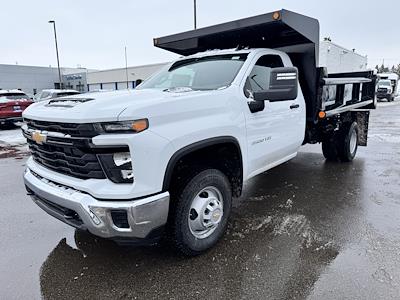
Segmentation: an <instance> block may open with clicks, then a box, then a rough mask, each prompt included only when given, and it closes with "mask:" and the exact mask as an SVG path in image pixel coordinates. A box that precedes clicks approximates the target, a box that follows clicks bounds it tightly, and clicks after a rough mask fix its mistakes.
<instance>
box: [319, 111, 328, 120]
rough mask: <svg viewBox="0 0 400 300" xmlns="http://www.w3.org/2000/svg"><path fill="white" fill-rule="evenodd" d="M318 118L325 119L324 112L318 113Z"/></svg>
mask: <svg viewBox="0 0 400 300" xmlns="http://www.w3.org/2000/svg"><path fill="white" fill-rule="evenodd" d="M318 117H319V118H320V119H325V118H326V112H324V111H320V112H319V114H318Z"/></svg>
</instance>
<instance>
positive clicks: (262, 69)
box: [244, 54, 283, 98]
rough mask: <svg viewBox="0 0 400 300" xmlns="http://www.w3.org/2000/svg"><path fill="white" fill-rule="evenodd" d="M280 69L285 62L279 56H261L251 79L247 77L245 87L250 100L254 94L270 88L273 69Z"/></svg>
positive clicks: (251, 74)
mask: <svg viewBox="0 0 400 300" xmlns="http://www.w3.org/2000/svg"><path fill="white" fill-rule="evenodd" d="M280 67H283V62H282V59H281V57H280V56H279V55H271V54H270V55H264V56H261V57H260V58H259V59H258V60H257V62H256V64H255V66H254V68H253V70H252V71H251V73H250V75H249V77H247V80H246V84H245V86H244V93H245V95H246V97H247V98H249V97H250V95H252V93H253V92H259V91H263V90H267V89H268V87H269V78H270V73H271V69H273V68H280Z"/></svg>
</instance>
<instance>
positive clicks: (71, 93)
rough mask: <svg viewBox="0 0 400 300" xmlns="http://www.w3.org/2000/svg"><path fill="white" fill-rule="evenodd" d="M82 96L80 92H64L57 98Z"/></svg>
mask: <svg viewBox="0 0 400 300" xmlns="http://www.w3.org/2000/svg"><path fill="white" fill-rule="evenodd" d="M78 94H80V93H79V92H62V93H57V94H56V95H55V97H57V98H58V97H64V96H71V95H78Z"/></svg>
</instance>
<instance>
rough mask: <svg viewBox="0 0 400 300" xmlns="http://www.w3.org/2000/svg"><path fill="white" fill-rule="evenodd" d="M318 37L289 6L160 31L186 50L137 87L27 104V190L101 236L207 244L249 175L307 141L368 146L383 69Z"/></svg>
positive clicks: (330, 153) (195, 248)
mask: <svg viewBox="0 0 400 300" xmlns="http://www.w3.org/2000/svg"><path fill="white" fill-rule="evenodd" d="M318 41H319V24H318V21H317V20H315V19H312V18H309V17H305V16H302V15H299V14H296V13H293V12H290V11H287V10H282V11H277V12H274V13H270V14H265V15H261V16H257V17H253V18H248V19H244V20H238V21H234V22H230V23H225V24H221V25H217V26H212V27H208V28H203V29H199V30H194V31H190V32H185V33H181V34H177V35H172V36H167V37H163V38H158V39H155V40H154V43H155V46H157V47H160V48H163V49H167V50H169V51H173V52H175V53H179V54H182V55H184V56H183V57H182V58H180V59H179V60H177V61H176V62H174V63H172V64H170V65H168V66H167V67H166V68H164V69H163V70H161V71H160V72H159V73H158V74H156V75H154V76H153V77H151V78H150V79H148V80H146V81H145V82H143V83H142V84H141V85H140V86H139V87H138V88H137V89H135V90H125V91H115V92H105V93H93V94H90V93H89V94H83V95H76V96H70V97H65V98H59V99H53V100H49V101H43V102H40V103H36V104H34V105H32V106H30V107H29V108H28V109H27V110H26V111H25V112H24V120H25V125H24V126H23V133H24V135H25V136H26V138H27V139H28V143H29V146H30V150H31V152H32V157H31V158H30V159H29V160H28V162H27V168H26V171H25V174H24V180H25V185H26V188H27V191H28V194H29V195H31V196H32V198H33V200H34V201H35V203H36V204H37V205H39V206H40V207H41V208H42V209H43V210H45V211H46V212H48V213H49V214H50V215H52V216H54V217H56V218H58V219H60V220H61V221H63V222H65V223H67V224H69V225H72V226H74V227H76V228H78V229H83V230H88V231H89V232H91V233H92V234H94V235H97V236H100V237H104V238H111V239H114V240H116V241H118V242H126V241H129V242H137V243H154V242H156V241H157V240H158V239H159V238H160V237H161V236H162V237H167V239H168V240H169V241H172V242H173V243H174V245H175V246H176V247H177V249H179V250H180V251H181V252H183V253H184V254H186V255H189V256H190V255H197V254H200V253H202V252H204V251H206V250H207V249H209V248H211V247H212V246H214V245H215V244H216V243H217V242H218V240H219V239H220V238H221V237H222V235H223V234H224V232H225V229H226V227H227V223H228V218H229V215H230V212H231V203H232V197H238V196H240V194H241V191H242V186H243V183H244V182H245V181H247V180H248V179H250V178H252V177H254V176H256V175H258V174H260V173H262V172H265V171H267V170H269V169H271V168H273V167H275V166H278V165H280V164H282V163H284V162H286V161H288V160H290V159H292V158H294V157H295V156H296V154H297V152H298V151H299V148H300V147H301V146H302V145H303V144H305V143H322V149H323V153H324V155H325V157H326V158H327V159H330V160H336V161H343V162H349V161H352V160H353V159H354V157H355V155H356V151H357V146H358V145H362V146H366V143H367V133H368V119H369V109H373V108H375V105H376V99H375V97H374V92H375V78H374V76H373V73H372V72H364V73H358V74H335V75H334V77H332V76H329V75H328V74H326V73H325V72H324V70H323V69H321V68H318V67H317V66H318V61H317V60H318ZM213 49H218V50H213Z"/></svg>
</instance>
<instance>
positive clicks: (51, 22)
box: [49, 20, 63, 89]
mask: <svg viewBox="0 0 400 300" xmlns="http://www.w3.org/2000/svg"><path fill="white" fill-rule="evenodd" d="M49 23H50V24H53V29H54V40H55V42H56V53H57V66H58V80H59V82H60V89H62V85H63V84H62V79H61V70H60V58H59V56H58V44H57V31H56V21H54V20H51V21H49Z"/></svg>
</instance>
